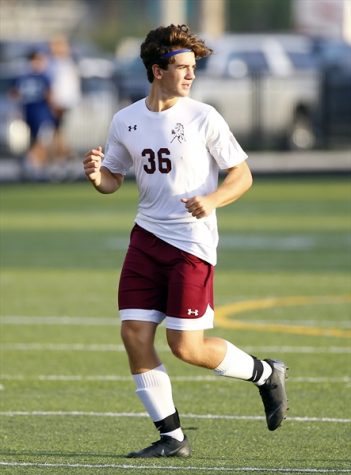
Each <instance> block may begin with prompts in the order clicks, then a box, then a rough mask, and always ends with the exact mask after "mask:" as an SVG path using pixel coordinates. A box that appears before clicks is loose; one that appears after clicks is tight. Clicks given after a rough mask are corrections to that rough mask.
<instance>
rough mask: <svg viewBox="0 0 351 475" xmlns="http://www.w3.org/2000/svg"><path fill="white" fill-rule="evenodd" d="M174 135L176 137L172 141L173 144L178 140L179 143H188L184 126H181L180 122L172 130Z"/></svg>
mask: <svg viewBox="0 0 351 475" xmlns="http://www.w3.org/2000/svg"><path fill="white" fill-rule="evenodd" d="M172 134H173V135H174V137H173V139H172V140H171V143H172V142H173V140H175V139H178V142H179V143H182V142H186V138H185V135H184V125H183V124H181V123H180V122H177V123H176V126H175V127H174V129H172Z"/></svg>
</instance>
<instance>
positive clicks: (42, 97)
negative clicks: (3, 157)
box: [11, 50, 55, 178]
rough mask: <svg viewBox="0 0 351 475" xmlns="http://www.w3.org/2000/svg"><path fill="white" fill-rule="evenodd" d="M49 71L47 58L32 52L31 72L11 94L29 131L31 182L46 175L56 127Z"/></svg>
mask: <svg viewBox="0 0 351 475" xmlns="http://www.w3.org/2000/svg"><path fill="white" fill-rule="evenodd" d="M47 68H48V57H47V55H46V54H45V53H44V52H43V51H40V50H33V51H31V52H30V54H29V55H28V69H27V71H26V72H25V73H24V74H22V75H21V76H19V77H18V78H16V79H15V81H14V83H13V88H12V91H11V94H12V97H14V98H15V99H16V100H18V101H19V102H20V104H21V106H22V110H23V116H24V119H25V121H26V123H27V124H28V127H29V130H30V149H29V150H28V152H27V154H26V157H25V162H24V171H25V174H26V176H27V175H28V176H29V177H30V178H40V177H41V175H42V173H43V170H44V168H45V165H46V164H47V160H48V155H49V150H50V146H51V142H52V138H53V132H54V127H55V118H54V111H53V102H52V84H51V80H50V77H49V74H48V69H47Z"/></svg>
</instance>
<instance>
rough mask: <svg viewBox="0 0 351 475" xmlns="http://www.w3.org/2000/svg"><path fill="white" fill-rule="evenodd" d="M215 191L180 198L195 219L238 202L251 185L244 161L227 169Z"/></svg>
mask: <svg viewBox="0 0 351 475" xmlns="http://www.w3.org/2000/svg"><path fill="white" fill-rule="evenodd" d="M226 171H227V175H226V177H225V179H224V180H223V182H222V183H221V184H220V185H219V186H218V188H217V190H215V191H214V192H213V193H210V194H208V195H205V196H193V197H191V198H182V202H183V203H184V204H185V207H186V209H187V210H188V212H189V213H191V214H192V215H193V216H194V217H195V218H197V219H200V218H205V217H206V216H209V215H210V214H211V213H212V211H213V210H214V209H215V208H221V207H222V206H226V205H229V204H230V203H233V202H234V201H236V200H238V199H239V198H240V197H241V196H242V195H243V194H244V193H246V191H248V190H249V188H250V187H251V185H252V175H251V171H250V168H249V166H248V165H247V163H246V161H244V162H242V163H240V164H239V165H237V166H235V167H232V168H229V169H228V170H226Z"/></svg>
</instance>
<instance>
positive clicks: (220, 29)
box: [199, 0, 226, 38]
mask: <svg viewBox="0 0 351 475" xmlns="http://www.w3.org/2000/svg"><path fill="white" fill-rule="evenodd" d="M225 3H226V1H225V0H202V1H201V12H200V25H199V27H200V28H199V29H200V32H201V33H205V34H206V35H209V36H210V37H212V38H215V37H218V36H221V35H222V34H223V33H224V32H225V29H226V25H225Z"/></svg>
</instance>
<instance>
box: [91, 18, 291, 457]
mask: <svg viewBox="0 0 351 475" xmlns="http://www.w3.org/2000/svg"><path fill="white" fill-rule="evenodd" d="M211 53H212V50H211V49H209V48H208V47H207V46H206V45H205V43H204V41H202V40H201V39H199V38H197V37H196V36H195V35H193V34H192V33H190V31H189V29H188V27H187V26H185V25H178V26H175V25H170V26H167V27H159V28H157V29H155V30H152V31H150V32H149V33H148V35H147V36H146V39H145V41H144V42H143V44H142V45H141V54H140V56H141V58H142V60H143V62H144V65H145V67H146V72H147V77H148V79H149V81H150V83H151V88H150V92H149V95H148V96H147V97H146V98H145V99H142V100H140V101H138V102H136V103H134V104H132V105H130V106H128V107H126V108H125V109H122V110H120V111H119V112H117V114H116V115H115V116H114V118H113V120H112V123H111V127H110V131H109V136H108V140H107V146H106V153H105V156H104V154H103V152H102V148H101V147H97V148H96V149H92V150H90V151H89V152H88V153H87V154H86V155H85V159H84V169H85V174H86V176H87V178H88V179H89V180H90V182H91V183H92V185H93V186H94V187H95V188H96V190H98V191H99V192H100V193H113V192H115V191H116V190H118V189H119V188H120V187H121V185H122V183H123V179H124V175H125V174H126V172H127V171H128V170H129V169H130V168H131V167H132V166H133V167H134V171H135V177H136V181H137V185H138V189H139V204H138V212H137V216H136V219H135V225H134V227H133V230H132V232H131V238H130V244H129V248H128V251H127V254H126V257H125V261H124V265H123V269H122V272H121V277H120V283H119V291H118V303H119V312H120V317H121V320H122V324H121V336H122V339H123V343H124V345H125V348H126V351H127V354H128V358H129V364H130V369H131V373H132V375H133V378H134V381H135V384H136V393H137V395H138V397H139V398H140V400H141V402H142V403H143V405H144V407H145V409H146V411H147V412H148V414H149V415H150V418H151V419H152V421H153V422H154V424H155V426H156V428H157V429H158V430H159V432H160V439H159V440H158V441H157V442H154V443H153V444H151V445H150V446H147V447H146V448H144V449H141V450H139V451H135V452H131V453H129V454H128V455H127V456H128V457H133V458H136V457H145V458H149V457H172V456H176V457H188V456H189V455H190V452H191V449H190V444H189V441H188V439H187V437H186V435H185V434H184V433H183V430H182V426H181V423H180V418H179V415H178V412H177V410H176V408H175V405H174V402H173V396H172V386H171V381H170V378H169V376H168V374H167V371H166V368H165V367H164V365H163V364H162V362H161V360H160V358H159V356H158V354H157V351H156V349H155V346H154V339H155V333H156V330H157V326H158V325H159V324H160V323H161V322H162V321H165V325H166V332H167V341H168V344H169V347H170V349H171V351H172V352H173V354H174V355H175V356H177V357H178V358H180V359H181V360H182V361H184V362H186V363H190V364H192V365H196V366H201V367H204V368H207V369H210V370H213V371H214V373H215V374H217V375H219V376H227V377H230V378H238V379H242V380H247V381H252V382H253V383H254V384H256V385H257V386H258V389H259V392H260V395H261V398H262V401H263V404H264V408H265V413H266V420H267V425H268V428H269V429H270V430H275V429H277V427H279V426H280V424H281V423H282V421H283V419H284V418H285V415H286V411H287V398H286V393H285V376H286V366H285V364H284V363H283V362H281V361H276V360H272V359H266V360H259V359H257V358H255V357H253V356H251V355H249V354H247V353H245V352H244V351H242V350H241V349H239V348H237V347H236V346H235V345H233V344H232V343H231V342H229V341H226V340H224V339H222V338H216V337H208V336H205V333H204V331H205V330H206V329H209V328H212V327H213V320H214V305H213V273H214V266H215V264H216V247H217V242H218V233H217V223H216V212H215V210H216V208H218V207H222V206H226V205H228V204H230V203H232V202H234V201H236V200H237V199H239V198H240V197H241V196H242V195H243V194H244V193H245V192H246V191H247V190H248V189H249V188H250V186H251V183H252V177H251V173H250V170H249V167H248V165H247V163H246V158H247V155H246V154H245V152H244V151H243V150H242V149H241V147H240V146H239V144H238V143H237V141H236V140H235V138H234V136H233V135H232V133H231V132H230V130H229V127H228V125H227V124H226V122H225V121H224V119H223V118H222V117H221V116H220V114H219V113H218V112H217V111H216V110H215V109H214V108H213V107H211V106H209V105H206V104H203V103H201V102H197V101H195V100H192V99H191V98H189V97H188V96H189V92H190V89H191V84H192V82H193V80H194V79H195V67H196V60H197V59H200V58H203V57H205V56H208V55H209V54H211ZM218 87H220V84H219V85H218ZM219 170H224V171H225V172H226V176H225V178H224V180H223V181H222V183H221V184H218V173H219Z"/></svg>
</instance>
